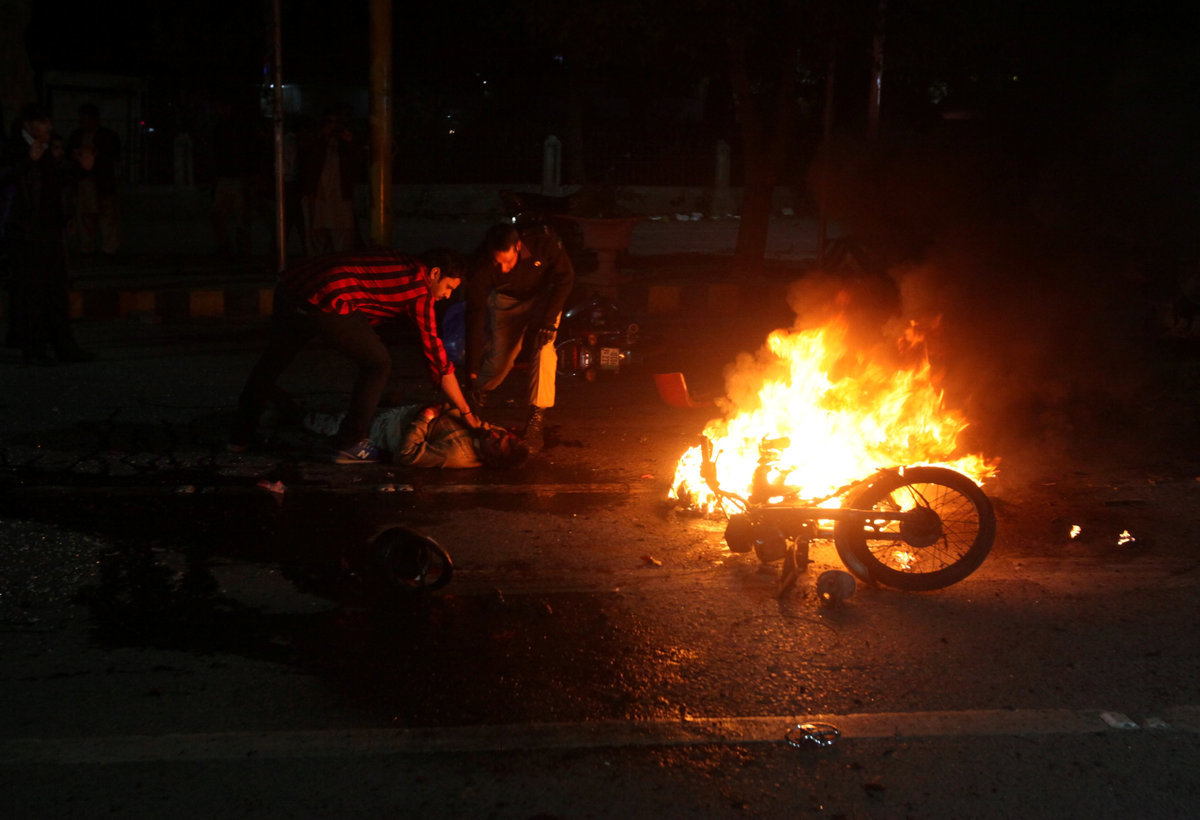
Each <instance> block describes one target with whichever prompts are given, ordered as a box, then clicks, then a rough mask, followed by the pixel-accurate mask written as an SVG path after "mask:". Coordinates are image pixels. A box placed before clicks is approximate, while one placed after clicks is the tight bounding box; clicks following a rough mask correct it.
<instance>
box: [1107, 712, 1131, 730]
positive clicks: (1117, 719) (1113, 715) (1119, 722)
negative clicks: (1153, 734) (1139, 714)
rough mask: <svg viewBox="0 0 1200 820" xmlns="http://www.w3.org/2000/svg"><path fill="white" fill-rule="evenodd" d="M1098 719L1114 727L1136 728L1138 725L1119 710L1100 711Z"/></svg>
mask: <svg viewBox="0 0 1200 820" xmlns="http://www.w3.org/2000/svg"><path fill="white" fill-rule="evenodd" d="M1100 719H1101V720H1103V721H1104V722H1105V723H1107V724H1108V725H1109V726H1111V727H1113V728H1114V729H1137V728H1139V727H1138V725H1137V724H1136V723H1135V722H1134V721H1133V720H1131V719H1130V718H1129V716H1128V715H1126V714H1123V713H1121V712H1101V713H1100Z"/></svg>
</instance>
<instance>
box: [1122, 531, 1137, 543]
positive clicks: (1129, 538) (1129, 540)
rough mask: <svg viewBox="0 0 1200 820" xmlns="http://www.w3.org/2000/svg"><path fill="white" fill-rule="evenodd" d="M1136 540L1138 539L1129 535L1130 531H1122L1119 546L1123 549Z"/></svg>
mask: <svg viewBox="0 0 1200 820" xmlns="http://www.w3.org/2000/svg"><path fill="white" fill-rule="evenodd" d="M1135 540H1137V539H1135V538H1134V537H1133V536H1132V535H1130V534H1129V530H1121V534H1120V535H1118V536H1117V546H1118V547H1123V546H1125V545H1126V544H1131V543H1133V542H1134V541H1135Z"/></svg>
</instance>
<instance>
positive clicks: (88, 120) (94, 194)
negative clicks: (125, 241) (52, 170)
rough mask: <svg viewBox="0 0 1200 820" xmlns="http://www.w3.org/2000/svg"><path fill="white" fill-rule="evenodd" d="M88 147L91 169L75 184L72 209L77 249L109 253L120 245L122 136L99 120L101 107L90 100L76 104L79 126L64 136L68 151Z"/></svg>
mask: <svg viewBox="0 0 1200 820" xmlns="http://www.w3.org/2000/svg"><path fill="white" fill-rule="evenodd" d="M85 147H86V148H90V149H91V150H92V154H93V155H94V157H95V161H94V163H93V165H92V170H91V171H89V172H87V173H84V174H83V175H82V176H81V177H80V179H79V182H78V184H77V185H76V186H75V196H74V211H75V218H76V220H77V224H78V230H79V234H78V235H79V250H80V252H81V253H84V254H86V255H91V254H94V253H95V252H96V249H97V246H99V249H100V252H101V253H103V254H104V255H105V256H108V257H111V256H113V255H114V254H116V252H117V251H118V250H119V249H120V245H121V233H120V229H121V223H120V210H119V208H118V203H117V173H118V169H119V167H120V164H121V138H120V137H119V136H117V132H116V131H113V130H112V129H111V128H105V127H104V126H103V125H101V124H100V109H99V108H97V107H96V106H95V105H93V104H91V103H84V104H83V105H81V106H79V127H78V128H76V129H75V130H74V131H72V132H71V135H70V137H69V138H68V139H67V146H66V148H67V154H68V155H71V156H73V155H74V154H75V152H76V151H78V150H79V149H80V148H85Z"/></svg>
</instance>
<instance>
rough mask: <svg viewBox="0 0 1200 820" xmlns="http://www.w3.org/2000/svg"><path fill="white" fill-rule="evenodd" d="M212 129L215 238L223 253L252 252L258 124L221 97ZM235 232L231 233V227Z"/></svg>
mask: <svg viewBox="0 0 1200 820" xmlns="http://www.w3.org/2000/svg"><path fill="white" fill-rule="evenodd" d="M214 114H215V120H214V122H213V131H212V161H213V203H212V219H213V238H214V240H215V241H216V250H217V254H218V255H220V256H233V255H234V254H235V253H236V254H237V255H239V256H248V255H249V254H250V204H249V201H248V198H247V193H248V192H247V186H248V184H249V178H250V174H251V171H252V169H253V167H254V163H255V162H256V161H257V147H256V146H255V144H254V137H255V134H254V123H253V122H251V121H250V119H249V118H248V117H246V116H244V115H243V113H242V112H241V111H239V110H238V109H237V108H236V107H235V105H234V104H233V103H232V102H230V101H229V100H227V99H218V100H217V101H216V104H215V109H214ZM231 226H232V228H233V235H232V237H231V236H230V227H231Z"/></svg>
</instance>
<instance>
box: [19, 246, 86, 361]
mask: <svg viewBox="0 0 1200 820" xmlns="http://www.w3.org/2000/svg"><path fill="white" fill-rule="evenodd" d="M8 266H9V271H8V290H9V297H10V299H9V312H10V314H11V318H10V319H9V327H8V338H7V341H8V345H9V346H10V347H19V348H21V352H22V354H23V356H24V358H25V359H26V360H29V359H31V358H41V357H44V356H45V355H46V352H47V346H50V347H52V348H53V349H54V352H55V354H56V355H57V356H59V357H60V358H63V357H70V356H72V355H74V354H77V353H78V352H79V344H78V343H77V342H76V341H75V333H74V331H73V330H72V329H71V307H70V299H69V297H68V295H67V255H66V247H65V246H64V245H63V242H62V240H61V239H57V240H55V239H24V238H18V237H12V238H11V239H10V241H9V258H8Z"/></svg>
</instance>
